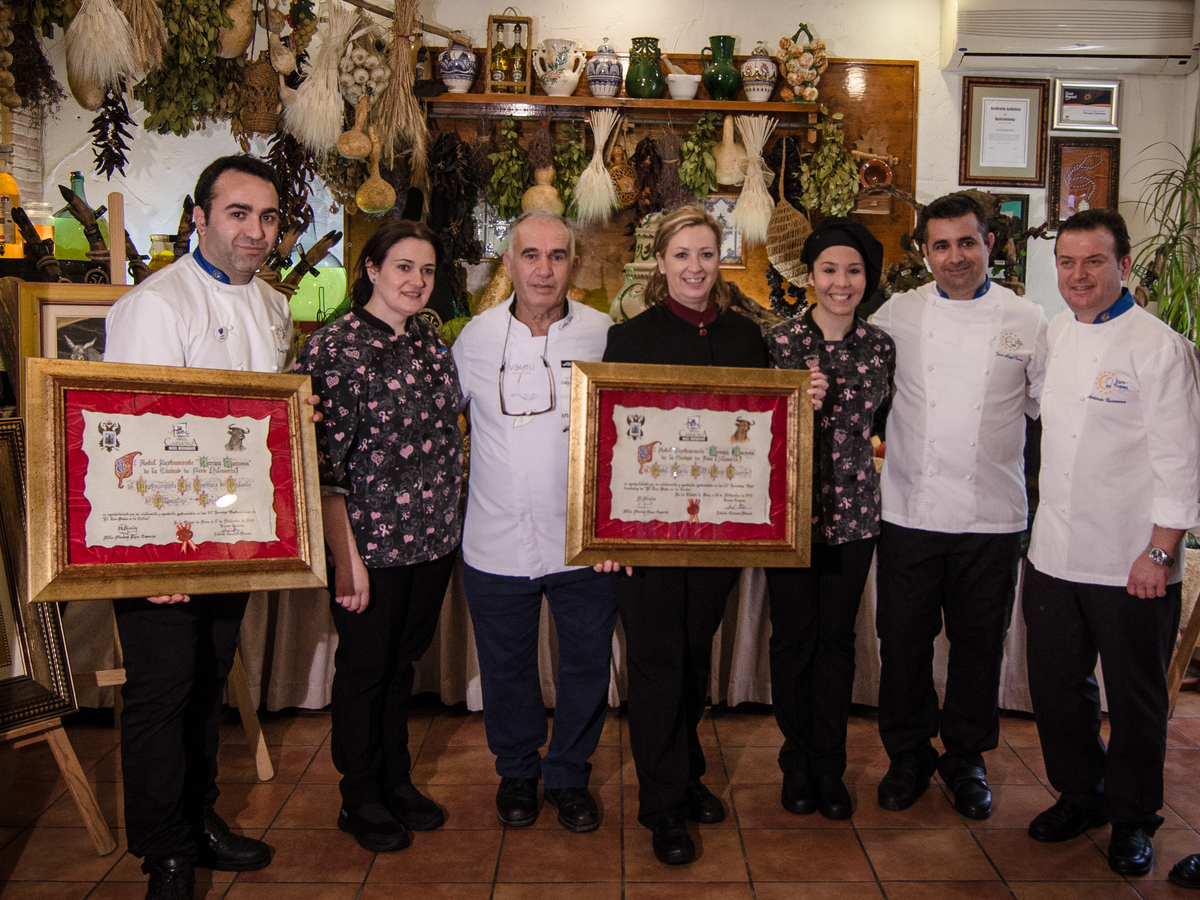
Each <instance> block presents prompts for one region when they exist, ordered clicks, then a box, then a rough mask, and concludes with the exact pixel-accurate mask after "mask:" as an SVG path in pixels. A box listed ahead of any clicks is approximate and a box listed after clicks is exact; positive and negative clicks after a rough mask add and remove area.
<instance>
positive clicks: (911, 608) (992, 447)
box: [871, 194, 1046, 819]
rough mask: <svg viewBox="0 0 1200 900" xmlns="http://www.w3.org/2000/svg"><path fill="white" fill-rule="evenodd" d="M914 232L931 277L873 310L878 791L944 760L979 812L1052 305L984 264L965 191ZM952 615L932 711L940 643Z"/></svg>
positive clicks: (995, 729)
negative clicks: (882, 380)
mask: <svg viewBox="0 0 1200 900" xmlns="http://www.w3.org/2000/svg"><path fill="white" fill-rule="evenodd" d="M916 233H917V235H918V236H921V239H922V251H923V252H924V254H925V258H926V259H927V260H928V262H929V267H930V269H931V270H932V271H933V277H934V282H933V283H932V284H928V285H924V286H922V287H919V288H917V289H916V290H912V291H907V292H905V293H903V294H899V295H897V296H894V297H892V298H891V299H890V300H888V301H887V303H885V304H884V305H883V306H882V307H880V309H879V311H878V312H876V313H875V315H874V316H873V317H872V319H871V321H872V322H873V323H874V324H875V325H878V326H879V327H881V328H882V329H883V330H884V331H886V332H887V333H888V334H889V335H890V336H891V337H892V339H893V340H894V341H895V342H896V384H895V398H894V400H893V401H892V410H891V413H890V415H889V416H888V422H887V436H888V441H887V454H886V456H885V459H884V463H883V475H882V495H883V525H882V532H881V535H880V538H879V547H878V551H877V552H878V570H877V571H878V607H877V610H876V619H875V622H876V630H877V632H878V635H879V641H880V657H881V669H880V679H879V732H880V736H881V737H882V739H883V745H884V748H885V749H886V750H887V752H888V757H889V759H890V766H889V768H888V771H887V774H886V775H885V776H884V778H883V780H882V781H881V782H880V784H879V790H878V797H879V805H880V806H882V807H883V808H884V809H890V810H902V809H907V808H908V807H909V806H911V805H912V804H913V803H915V802H916V800H917V798H918V797H920V796H921V794H922V792H924V790H925V789H926V788H927V787H928V786H929V779H930V777H931V776H932V775H933V773H934V772H935V771H937V772H939V773H940V774H941V776H942V780H943V781H944V782H945V783H946V785H947V786H948V787H949V788H950V790H951V791H952V792H953V793H954V801H955V808H956V809H958V811H959V812H960V813H961V814H962V815H964V816H966V817H968V818H972V819H986V818H987V817H988V816H989V815H991V811H992V795H991V791H990V789H989V788H988V785H987V773H986V768H985V766H984V761H983V753H984V752H985V751H987V750H991V749H994V748H995V747H996V745H997V743H998V741H999V734H1000V723H999V714H998V710H997V696H998V692H999V685H1000V666H1001V661H1002V659H1003V654H1004V638H1005V635H1006V634H1007V632H1008V625H1009V620H1010V617H1011V615H1012V604H1013V598H1014V592H1015V586H1016V565H1017V559H1018V556H1019V553H1020V542H1019V538H1020V533H1021V532H1022V531H1023V530H1024V529H1025V528H1026V525H1027V518H1028V507H1027V501H1026V496H1025V478H1024V474H1023V472H1024V460H1023V456H1022V453H1023V451H1024V447H1025V424H1026V422H1025V416H1026V415H1027V414H1028V415H1033V416H1036V415H1037V401H1038V397H1039V395H1040V393H1041V387H1042V376H1043V370H1044V364H1045V348H1046V316H1045V314H1044V313H1043V312H1042V309H1041V307H1040V306H1037V305H1035V304H1033V303H1030V302H1029V301H1028V300H1025V299H1023V298H1021V297H1018V296H1017V295H1016V294H1014V293H1013V292H1012V291H1010V290H1008V289H1007V288H1004V287H1001V286H1000V285H998V284H995V283H994V282H992V281H991V280H990V279H989V278H988V275H987V272H988V264H989V263H988V260H989V257H990V252H991V248H992V243H993V241H994V236H993V235H992V234H990V233H989V229H988V224H987V217H986V214H985V213H984V210H983V208H982V207H981V206H980V205H979V203H978V202H977V201H976V200H974V199H973V198H972V197H970V196H968V195H965V194H950V195H948V196H945V197H941V198H939V199H937V200H934V201H933V202H932V203H930V204H929V205H928V206H926V207H925V208H924V210H923V211H922V212H921V216H920V220H919V221H918V223H917V232H916ZM943 622H944V624H945V629H946V636H947V637H948V638H949V640H950V654H949V664H948V671H947V676H946V690H945V700H944V703H943V705H942V708H941V710H940V711H939V709H938V695H937V691H936V690H935V687H934V680H933V645H934V639H935V638H936V637H937V636H938V634H939V633H940V632H941V630H942V626H943ZM939 733H940V735H941V739H942V744H943V746H944V748H945V751H944V752H943V753H942V754H941V756H940V757H939V756H938V753H937V751H936V750H935V749H934V746H933V740H934V738H936V737H937V736H938V735H939Z"/></svg>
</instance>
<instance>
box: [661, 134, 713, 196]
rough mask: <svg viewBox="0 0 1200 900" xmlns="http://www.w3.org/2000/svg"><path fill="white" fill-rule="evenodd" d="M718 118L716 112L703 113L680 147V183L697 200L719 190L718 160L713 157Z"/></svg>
mask: <svg viewBox="0 0 1200 900" xmlns="http://www.w3.org/2000/svg"><path fill="white" fill-rule="evenodd" d="M717 118H718V117H717V114H716V113H715V112H706V113H702V114H701V115H700V118H699V119H698V120H697V121H696V127H695V128H693V129H692V130H691V132H690V133H689V134H688V136H687V140H685V141H684V142H683V143H682V144H680V145H679V182H680V184H682V185H683V186H684V187H687V188H691V189H692V192H693V193H694V194H695V195H696V199H697V200H703V199H704V198H705V197H707V196H708V195H709V193H710V192H712V191H715V190H716V189H717V160H716V157H714V156H713V143H714V142H713V131H714V130H715V129H716V127H717ZM663 158H664V159H666V157H665V156H664V157H663Z"/></svg>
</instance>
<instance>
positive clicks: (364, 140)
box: [337, 97, 371, 159]
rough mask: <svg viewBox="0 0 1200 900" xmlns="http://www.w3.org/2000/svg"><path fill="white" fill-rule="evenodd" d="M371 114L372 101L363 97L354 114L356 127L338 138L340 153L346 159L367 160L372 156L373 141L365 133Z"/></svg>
mask: <svg viewBox="0 0 1200 900" xmlns="http://www.w3.org/2000/svg"><path fill="white" fill-rule="evenodd" d="M370 112H371V101H370V100H368V99H367V98H366V97H363V98H362V99H361V100H359V101H358V110H357V111H356V112H355V114H354V127H353V128H351V129H349V130H348V131H346V132H344V133H343V134H342V136H341V137H339V138H338V141H337V149H338V153H340V154H341V155H342V156H344V157H346V159H366V158H367V157H368V156H370V155H371V139H370V138H369V137H367V136H366V134H364V133H363V128H364V127H365V126H366V124H367V116H368V115H369V114H370Z"/></svg>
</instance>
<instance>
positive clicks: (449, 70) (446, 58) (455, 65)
mask: <svg viewBox="0 0 1200 900" xmlns="http://www.w3.org/2000/svg"><path fill="white" fill-rule="evenodd" d="M476 66H477V64H476V62H475V54H474V53H472V52H471V48H470V47H465V46H463V45H462V44H460V43H458V41H454V42H452V43H451V44H450V46H449V47H447V48H446V49H445V50H443V51H442V55H441V56H440V57H438V74H440V75H441V76H442V84H444V85H446V89H447V90H448V91H450V93H452V94H465V93H466V92H467V91H469V90H470V89H471V85H472V84H474V83H475V71H476Z"/></svg>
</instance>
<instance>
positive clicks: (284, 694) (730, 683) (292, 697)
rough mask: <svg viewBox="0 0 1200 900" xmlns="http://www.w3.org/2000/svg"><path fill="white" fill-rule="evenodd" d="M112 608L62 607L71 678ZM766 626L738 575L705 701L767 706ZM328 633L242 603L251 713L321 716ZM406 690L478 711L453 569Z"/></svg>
mask: <svg viewBox="0 0 1200 900" xmlns="http://www.w3.org/2000/svg"><path fill="white" fill-rule="evenodd" d="M874 585H875V578H874V568H873V567H872V572H871V577H870V578H869V579H868V583H867V589H866V591H865V592H864V594H863V603H862V605H861V606H860V607H859V612H858V625H857V632H858V641H857V667H858V670H857V674H856V676H855V680H854V702H855V703H861V704H865V705H867V706H875V705H876V700H877V696H878V691H879V642H878V639H877V638H876V637H875V587H874ZM1019 596H1020V588H1019V586H1018V601H1017V606H1016V609H1015V610H1014V612H1013V616H1012V626H1011V628H1010V629H1009V633H1008V638H1007V641H1006V642H1005V654H1004V667H1003V670H1002V677H1001V685H1000V707H1001V708H1002V709H1008V710H1017V711H1025V712H1027V711H1029V710H1031V708H1032V707H1031V705H1030V700H1029V688H1028V683H1027V676H1026V670H1025V623H1024V621H1023V619H1022V617H1021V611H1020V600H1019ZM111 618H112V606H111V604H109V603H105V602H86V603H83V602H77V603H70V604H68V605H67V609H66V611H65V614H64V630H65V632H66V637H67V646H68V650H69V653H70V658H71V665H72V668H73V669H74V670H75V671H92V670H95V669H102V668H108V667H109V666H111V664H112V646H111V640H109V639H108V636H109V635H111V634H112V625H111ZM770 634H771V624H770V620H769V617H768V610H767V587H766V577H765V574H764V572H763V570H762V569H745V570H743V572H742V577H741V579H740V581H739V584H738V587H737V589H736V590H735V592H734V593H733V594H731V595H730V602H729V604H728V606H727V607H726V610H725V619H724V622H723V623H722V625H721V628H720V630H719V631H718V632H717V635H716V637H715V638H714V640H713V669H712V686H711V697H712V700H713V702H714V703H721V702H724V703H727V704H729V705H730V706H734V705H737V704H739V703H746V702H753V703H770V702H771V676H770V666H769V657H768V639H769V637H770ZM336 647H337V633H336V631H335V630H334V627H333V618H332V616H331V615H330V612H329V595H328V592H326V591H325V590H320V589H318V590H303V591H281V592H272V593H269V594H268V593H256V594H253V595H251V599H250V604H249V606H248V607H247V610H246V618H245V621H244V622H243V624H242V634H241V651H242V660H243V663H244V664H245V668H246V672H247V675H248V678H249V681H250V689H251V694H252V696H253V697H254V698H255V700H256V701H257V702H258V705H259V707H260V708H261V707H263V706H265V707H266V708H267V709H268V710H279V709H284V708H287V707H302V708H305V709H320V708H321V707H324V706H326V705H327V704H328V703H329V692H330V684H331V682H332V679H333V668H334V666H333V656H334V650H335V649H336ZM948 648H949V644H948V642H947V641H946V638H945V635H942V636H941V637H939V638H938V640H937V645H936V649H935V656H934V667H935V672H936V681H937V685H938V690H939V693H940V692H941V690H942V688H943V686H944V685H945V678H946V655H947V651H948ZM540 657H541V673H542V693H543V695H544V699H545V703H546V706H547V707H553V706H554V692H555V686H554V669H555V664H556V658H557V646H556V642H555V638H554V628H553V623H552V620H551V619H550V616H549V612H548V610H547V607H546V604H545V603H544V602H543V604H542V632H541V649H540ZM611 668H612V682H611V684H610V687H609V702H610V703H612V704H613V705H614V706H615V705H617V704H618V703H620V701H621V700H622V699H624V696H625V678H624V636H623V634H622V632H621V625H620V622H618V624H617V632H616V634H615V635H614V637H613V653H612V662H611ZM414 691H415V692H418V693H421V692H432V693H434V694H437V695H438V696H439V697H441V699H442V701H443V702H445V703H448V704H453V703H461V702H464V701H465V702H466V705H467V708H468V709H472V710H479V709H482V708H483V694H482V690H481V688H480V682H479V663H478V660H477V658H476V654H475V641H474V636H473V634H472V631H471V619H470V615H469V614H468V612H467V603H466V598H465V597H464V596H463V590H462V578H461V566H459V567H456V569H455V573H454V578H453V579H452V580H451V583H450V587H449V588H448V589H447V591H446V603H445V605H444V607H443V608H442V615H441V620H440V622H439V624H438V630H437V633H436V634H435V635H434V639H433V644H432V646H430V648H429V651H428V652H427V653H426V654H425V655H424V656H423V657H422V658H421V660H420V662H419V663H418V665H417V674H416V682H415V685H414ZM79 702H80V705H81V706H100V705H111V702H112V701H111V689H110V688H104V689H90V690H82V691H80V692H79Z"/></svg>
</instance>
